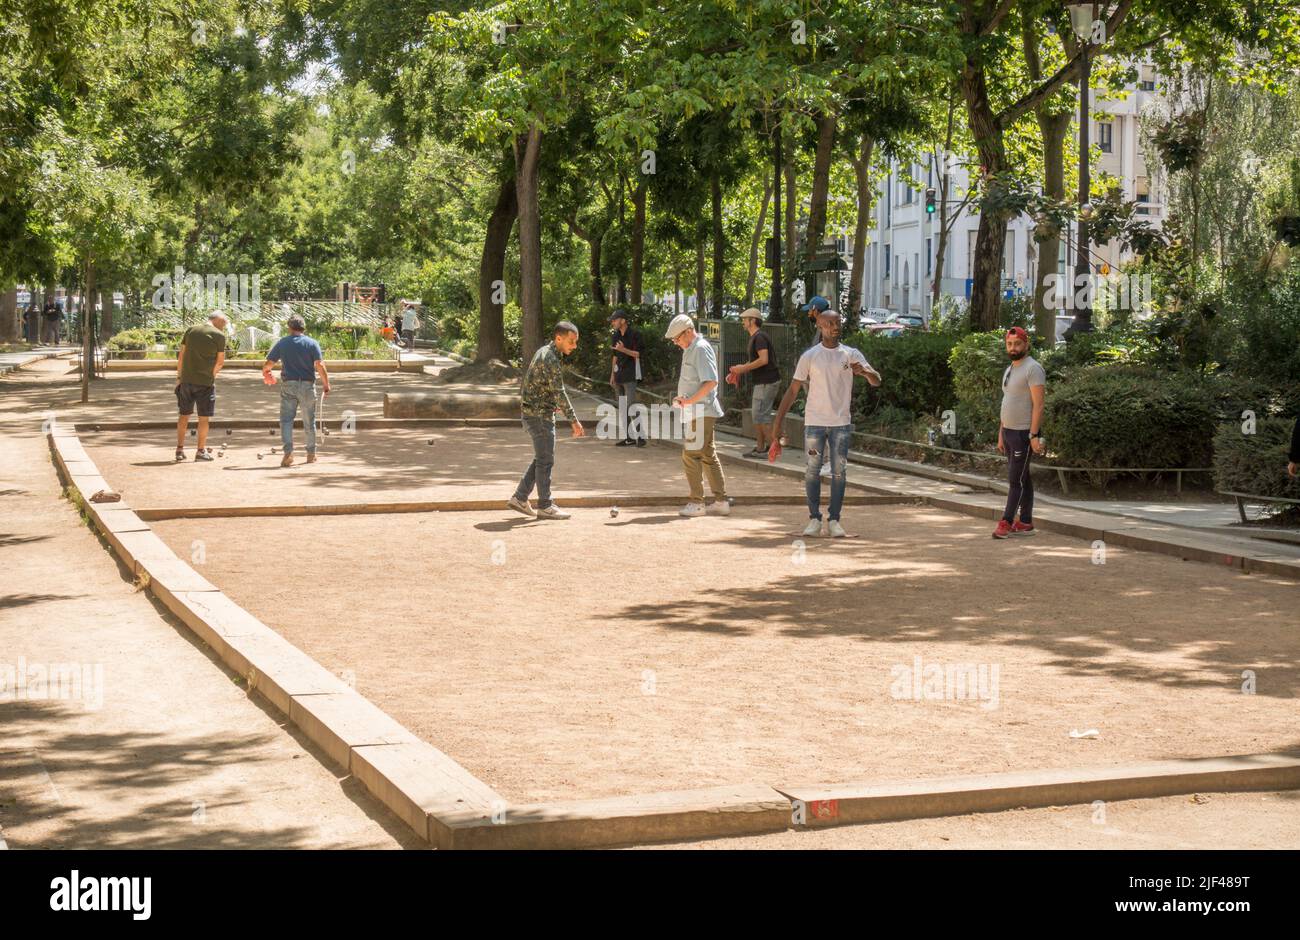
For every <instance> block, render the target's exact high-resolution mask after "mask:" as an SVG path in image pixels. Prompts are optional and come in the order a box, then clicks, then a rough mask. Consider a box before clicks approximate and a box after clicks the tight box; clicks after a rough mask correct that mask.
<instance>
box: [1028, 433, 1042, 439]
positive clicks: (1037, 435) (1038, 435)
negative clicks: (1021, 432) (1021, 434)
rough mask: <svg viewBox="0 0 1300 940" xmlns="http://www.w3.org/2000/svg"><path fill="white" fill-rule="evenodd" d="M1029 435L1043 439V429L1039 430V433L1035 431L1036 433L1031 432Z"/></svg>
mask: <svg viewBox="0 0 1300 940" xmlns="http://www.w3.org/2000/svg"><path fill="white" fill-rule="evenodd" d="M1029 436H1030V437H1036V438H1038V439H1039V440H1042V437H1043V432H1042V431H1038V432H1037V433H1035V434H1031V435H1029Z"/></svg>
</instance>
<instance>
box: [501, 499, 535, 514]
mask: <svg viewBox="0 0 1300 940" xmlns="http://www.w3.org/2000/svg"><path fill="white" fill-rule="evenodd" d="M506 505H507V506H509V507H510V508H511V509H513V510H514V511H515V512H522V513H523V514H524V515H525V516H535V515H537V511H536V510H535V509H533V504H532V503H530V502H529V501H528V500H526V499H520V498H519V497H517V496H511V497H510V498H509V499H508V500H506Z"/></svg>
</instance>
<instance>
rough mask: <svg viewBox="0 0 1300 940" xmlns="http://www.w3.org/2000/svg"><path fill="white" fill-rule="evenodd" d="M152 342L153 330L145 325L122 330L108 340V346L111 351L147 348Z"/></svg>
mask: <svg viewBox="0 0 1300 940" xmlns="http://www.w3.org/2000/svg"><path fill="white" fill-rule="evenodd" d="M153 344H154V331H153V330H151V329H147V328H145V327H139V328H137V329H134V330H123V331H122V332H120V333H118V334H116V335H114V336H113V337H112V338H111V339H110V340H109V341H108V344H107V345H108V348H109V349H111V350H112V351H113V352H126V351H127V350H138V349H149V348H150V347H152V346H153Z"/></svg>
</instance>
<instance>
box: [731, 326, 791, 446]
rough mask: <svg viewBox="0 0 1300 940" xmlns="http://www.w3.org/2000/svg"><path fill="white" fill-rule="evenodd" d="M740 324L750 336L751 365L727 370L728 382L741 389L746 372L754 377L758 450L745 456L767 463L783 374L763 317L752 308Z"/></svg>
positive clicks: (748, 363)
mask: <svg viewBox="0 0 1300 940" xmlns="http://www.w3.org/2000/svg"><path fill="white" fill-rule="evenodd" d="M740 322H741V323H742V324H743V325H744V327H745V332H747V333H748V334H749V361H748V362H747V363H745V364H744V365H738V366H732V367H731V368H730V369H729V370H727V372H728V374H727V381H728V382H730V383H731V384H732V385H736V386H739V385H740V377H741V376H742V375H744V374H745V373H746V372H749V373H752V374H753V377H754V399H753V403H752V404H753V408H754V436H755V438H756V440H755V442H754V449H753V450H751V451H750V452H749V453H747V454H745V456H746V457H753V458H754V459H755V460H766V459H767V451H768V448H769V447H770V446H771V445H772V441H773V438H772V418H773V408H774V406H775V404H776V398H777V393H778V392H780V391H781V372H780V370H779V369H777V367H776V348H775V347H774V346H773V345H772V337H770V336H768V335H767V334H766V333H764V332H763V331H762V330H760V329H759V325H760V324H761V323H762V322H763V315H762V314H761V313H759V312H758V310H757V309H756V308H754V307H750V308H749V309H748V310H746V311H745V312H744V313H742V314H741V315H740Z"/></svg>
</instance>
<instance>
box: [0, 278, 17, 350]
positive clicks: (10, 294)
mask: <svg viewBox="0 0 1300 940" xmlns="http://www.w3.org/2000/svg"><path fill="white" fill-rule="evenodd" d="M18 322H19V320H18V288H17V287H13V288H10V289H9V290H7V291H5V292H4V293H0V341H4V342H11V341H13V340H16V339H19V338H20V337H19V334H18Z"/></svg>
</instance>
